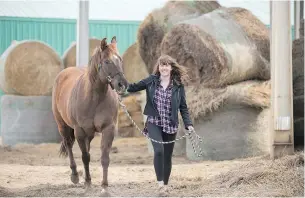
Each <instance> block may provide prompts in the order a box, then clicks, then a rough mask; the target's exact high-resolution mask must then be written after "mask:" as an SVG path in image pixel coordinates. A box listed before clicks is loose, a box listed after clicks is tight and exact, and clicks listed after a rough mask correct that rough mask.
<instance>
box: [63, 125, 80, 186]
mask: <svg viewBox="0 0 305 198" xmlns="http://www.w3.org/2000/svg"><path fill="white" fill-rule="evenodd" d="M61 134H62V137H63V142H62V145H61V149H60V154H61V155H64V156H67V155H68V156H69V160H70V168H71V171H72V174H71V181H72V182H73V183H74V184H77V183H78V182H79V176H78V172H77V166H76V163H75V160H74V156H73V152H72V147H73V144H74V142H75V136H74V131H73V129H72V128H70V127H69V126H67V125H65V126H64V127H62V129H61Z"/></svg>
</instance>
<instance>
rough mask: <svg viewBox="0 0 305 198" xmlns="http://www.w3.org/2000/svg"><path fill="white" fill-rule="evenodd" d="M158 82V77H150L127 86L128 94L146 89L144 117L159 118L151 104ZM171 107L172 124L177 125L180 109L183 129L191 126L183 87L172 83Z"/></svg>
mask: <svg viewBox="0 0 305 198" xmlns="http://www.w3.org/2000/svg"><path fill="white" fill-rule="evenodd" d="M158 80H159V76H157V75H150V76H149V77H148V78H145V79H143V80H141V81H139V82H137V83H132V84H129V86H128V89H127V91H128V92H137V91H142V90H144V89H146V105H145V109H144V115H150V116H159V113H158V110H157V108H156V105H155V103H154V102H153V97H154V94H155V90H156V87H157V82H158ZM171 107H172V112H171V121H172V122H173V123H174V124H178V110H179V109H180V113H181V116H182V119H183V122H184V126H185V128H186V129H187V127H188V126H193V124H192V121H191V119H190V116H189V112H188V108H187V104H186V99H185V91H184V86H183V85H182V84H177V83H174V86H173V89H172V102H171Z"/></svg>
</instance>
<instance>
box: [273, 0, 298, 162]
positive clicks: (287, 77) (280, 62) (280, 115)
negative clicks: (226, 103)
mask: <svg viewBox="0 0 305 198" xmlns="http://www.w3.org/2000/svg"><path fill="white" fill-rule="evenodd" d="M271 6H272V7H271V18H270V19H271V31H272V33H271V48H270V50H271V53H270V54H271V58H270V60H271V82H272V85H271V86H272V94H271V123H270V137H271V150H270V157H271V158H272V159H274V158H277V157H280V156H283V155H287V154H292V153H293V152H294V145H293V144H294V142H293V95H292V54H291V45H292V42H291V23H290V1H272V2H271Z"/></svg>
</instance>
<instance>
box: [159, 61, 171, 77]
mask: <svg viewBox="0 0 305 198" xmlns="http://www.w3.org/2000/svg"><path fill="white" fill-rule="evenodd" d="M171 71H172V66H171V65H170V64H169V63H167V64H166V63H161V64H160V65H159V72H160V74H161V76H163V77H170V75H171Z"/></svg>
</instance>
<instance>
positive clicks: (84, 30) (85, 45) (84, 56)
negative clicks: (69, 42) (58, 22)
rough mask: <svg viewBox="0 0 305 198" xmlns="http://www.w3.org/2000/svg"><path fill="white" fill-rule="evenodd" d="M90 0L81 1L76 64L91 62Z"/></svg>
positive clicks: (80, 65) (82, 65) (79, 65)
mask: <svg viewBox="0 0 305 198" xmlns="http://www.w3.org/2000/svg"><path fill="white" fill-rule="evenodd" d="M88 21H89V1H82V0H80V1H79V14H78V19H77V27H76V28H77V35H76V36H77V38H76V66H77V67H84V66H87V65H88V62H89V23H88Z"/></svg>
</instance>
